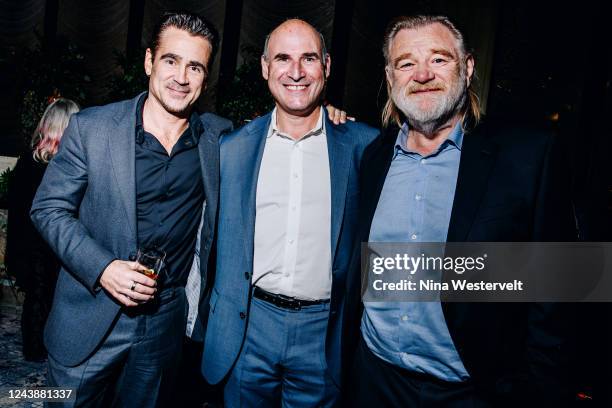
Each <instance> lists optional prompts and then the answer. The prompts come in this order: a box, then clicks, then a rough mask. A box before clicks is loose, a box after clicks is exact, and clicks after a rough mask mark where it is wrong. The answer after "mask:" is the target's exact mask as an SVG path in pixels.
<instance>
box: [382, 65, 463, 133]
mask: <svg viewBox="0 0 612 408" xmlns="http://www.w3.org/2000/svg"><path fill="white" fill-rule="evenodd" d="M466 77H467V74H466V70H465V69H459V72H458V73H457V79H456V80H455V81H453V83H452V84H451V86H450V88H448V90H447V91H446V92H445V93H444V94H443V95H440V96H437V97H435V102H434V106H433V107H431V108H429V109H422V108H421V107H420V106H419V103H418V100H417V98H416V97H414V95H413V94H411V92H413V91H414V90H415V88H416V89H423V88H432V87H433V88H444V84H437V85H436V84H427V85H425V86H414V85H411V84H410V83H409V84H406V85H404V86H403V87H395V88H393V89H392V91H391V98H392V99H393V102H394V103H395V106H397V108H398V109H399V110H400V111H402V113H403V114H404V116H405V117H406V120H407V122H408V125H409V126H410V128H412V129H414V130H416V131H418V132H419V133H422V134H424V135H425V136H433V135H434V134H435V133H436V132H437V131H438V130H439V129H441V128H442V127H443V126H444V125H446V124H447V123H448V121H449V120H450V119H451V118H452V117H453V116H455V115H456V114H457V113H459V112H460V111H461V110H462V109H463V107H464V105H465V102H466V100H467V84H466Z"/></svg>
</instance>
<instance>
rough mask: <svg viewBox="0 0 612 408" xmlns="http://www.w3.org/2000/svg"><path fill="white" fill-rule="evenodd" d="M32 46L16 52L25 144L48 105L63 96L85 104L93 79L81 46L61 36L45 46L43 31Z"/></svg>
mask: <svg viewBox="0 0 612 408" xmlns="http://www.w3.org/2000/svg"><path fill="white" fill-rule="evenodd" d="M37 38H38V41H37V44H36V46H34V47H33V48H32V49H25V50H22V51H19V52H14V53H13V55H12V58H13V59H14V60H15V62H14V63H15V66H18V67H20V72H21V73H22V74H21V75H19V81H20V87H19V89H21V90H22V91H21V99H20V100H21V106H20V109H19V111H20V122H21V134H22V136H23V138H24V142H25V145H27V144H28V142H29V140H30V137H31V135H32V132H33V131H34V128H35V127H36V125H37V124H38V121H39V120H40V117H41V116H42V114H43V112H44V110H45V108H46V107H47V105H48V104H49V103H50V102H51V101H53V99H54V98H57V97H59V96H62V97H65V98H70V99H72V100H74V101H75V102H77V103H79V104H80V105H83V104H84V103H85V102H86V100H87V93H86V87H87V85H88V84H89V83H90V82H91V78H90V76H89V75H87V73H86V70H85V65H84V56H83V54H82V53H81V52H80V51H79V49H78V48H77V46H76V45H75V44H73V43H72V42H70V41H68V40H67V39H66V38H64V37H58V38H57V40H56V42H55V44H54V46H53V47H51V48H45V47H44V46H43V41H42V38H41V36H40V34H37Z"/></svg>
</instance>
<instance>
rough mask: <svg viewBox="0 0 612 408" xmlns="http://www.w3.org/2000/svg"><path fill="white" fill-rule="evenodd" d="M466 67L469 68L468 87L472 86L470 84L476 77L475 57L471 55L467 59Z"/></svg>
mask: <svg viewBox="0 0 612 408" xmlns="http://www.w3.org/2000/svg"><path fill="white" fill-rule="evenodd" d="M465 65H466V68H467V72H466V74H467V75H466V77H467V86H470V84H471V83H472V78H473V76H474V57H473V56H472V55H471V54H469V55H468V56H467V57H466V58H465Z"/></svg>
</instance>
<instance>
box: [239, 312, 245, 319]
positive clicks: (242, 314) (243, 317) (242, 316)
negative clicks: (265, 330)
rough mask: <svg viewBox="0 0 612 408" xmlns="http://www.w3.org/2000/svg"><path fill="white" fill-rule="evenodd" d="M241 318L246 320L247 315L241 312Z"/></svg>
mask: <svg viewBox="0 0 612 408" xmlns="http://www.w3.org/2000/svg"><path fill="white" fill-rule="evenodd" d="M240 318H241V319H242V320H244V319H245V318H246V313H244V312H240Z"/></svg>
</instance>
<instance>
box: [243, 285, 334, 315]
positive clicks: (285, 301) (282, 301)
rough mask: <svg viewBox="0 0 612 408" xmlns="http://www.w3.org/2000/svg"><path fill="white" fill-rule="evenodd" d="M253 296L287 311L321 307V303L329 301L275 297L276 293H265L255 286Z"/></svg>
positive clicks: (283, 296)
mask: <svg viewBox="0 0 612 408" xmlns="http://www.w3.org/2000/svg"><path fill="white" fill-rule="evenodd" d="M253 296H255V297H256V298H257V299H261V300H263V301H265V302H268V303H272V304H273V305H275V306H278V307H280V308H282V309H289V310H300V309H301V308H303V307H305V306H313V305H321V304H323V303H329V299H319V300H302V299H296V298H294V297H290V296H285V295H277V294H276V293H270V292H267V291H265V290H263V289H261V288H259V287H257V286H255V290H254V291H253Z"/></svg>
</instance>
